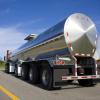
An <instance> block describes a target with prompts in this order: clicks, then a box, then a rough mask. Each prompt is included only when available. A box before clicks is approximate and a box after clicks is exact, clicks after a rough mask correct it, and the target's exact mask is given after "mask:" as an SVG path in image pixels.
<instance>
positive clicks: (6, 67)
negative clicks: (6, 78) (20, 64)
mask: <svg viewBox="0 0 100 100" xmlns="http://www.w3.org/2000/svg"><path fill="white" fill-rule="evenodd" d="M5 72H6V73H9V63H6V65H5Z"/></svg>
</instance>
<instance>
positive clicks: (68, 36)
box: [13, 13, 97, 59]
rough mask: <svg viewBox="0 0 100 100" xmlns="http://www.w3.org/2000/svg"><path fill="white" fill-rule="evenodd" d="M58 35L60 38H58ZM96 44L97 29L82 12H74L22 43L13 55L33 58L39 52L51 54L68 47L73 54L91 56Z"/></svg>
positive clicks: (39, 53)
mask: <svg viewBox="0 0 100 100" xmlns="http://www.w3.org/2000/svg"><path fill="white" fill-rule="evenodd" d="M60 36H61V37H62V38H59V37H60ZM57 38H59V39H57ZM52 40H56V41H52ZM96 44H97V30H96V27H95V24H94V23H93V21H92V20H91V19H90V18H89V17H88V16H86V15H84V14H81V13H75V14H72V15H71V16H69V17H68V18H67V19H65V20H63V21H61V22H60V23H58V24H56V25H55V26H53V27H51V28H50V29H48V30H46V31H45V32H43V33H42V34H40V35H39V36H37V38H35V39H34V40H31V41H28V42H27V43H25V44H24V45H22V46H21V47H20V48H18V49H17V50H16V51H15V53H13V56H17V57H16V58H21V59H26V58H28V57H31V58H32V57H33V58H35V57H37V56H39V55H41V54H43V55H48V52H51V51H52V52H53V53H49V54H50V55H51V54H52V55H53V54H54V53H57V52H58V51H57V50H58V49H61V48H62V49H65V48H68V50H69V51H70V54H72V55H73V56H93V55H94V52H95V49H96ZM55 51H57V52H55ZM60 52H64V50H62V51H60ZM60 52H58V53H60ZM66 52H67V51H66ZM42 57H44V56H42ZM45 57H46V56H45Z"/></svg>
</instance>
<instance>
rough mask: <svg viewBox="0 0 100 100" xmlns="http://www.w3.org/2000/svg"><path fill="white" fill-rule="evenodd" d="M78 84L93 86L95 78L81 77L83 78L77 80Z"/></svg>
mask: <svg viewBox="0 0 100 100" xmlns="http://www.w3.org/2000/svg"><path fill="white" fill-rule="evenodd" d="M78 82H79V85H81V86H94V85H96V82H95V80H93V79H83V80H78Z"/></svg>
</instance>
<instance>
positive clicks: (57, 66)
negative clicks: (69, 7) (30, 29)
mask: <svg viewBox="0 0 100 100" xmlns="http://www.w3.org/2000/svg"><path fill="white" fill-rule="evenodd" d="M25 40H27V42H26V43H25V44H23V45H22V46H21V47H19V48H18V49H17V50H15V51H14V52H13V53H12V55H11V57H10V59H9V60H8V61H7V64H6V69H5V70H6V71H7V70H8V71H7V72H14V73H15V75H16V76H21V78H22V79H24V80H29V81H30V82H31V83H34V84H36V83H38V82H40V83H41V84H42V85H43V87H45V88H47V89H51V88H52V87H61V86H63V85H66V84H68V83H69V82H72V81H73V80H77V81H78V82H79V85H82V86H93V85H95V84H96V82H95V80H96V79H97V78H100V75H98V72H97V64H96V61H95V59H93V55H94V52H95V49H96V44H97V30H96V27H95V24H94V23H93V21H92V20H91V19H90V18H89V17H88V16H86V15H84V14H81V13H75V14H72V15H71V16H69V17H68V18H66V19H64V20H63V21H61V22H60V23H58V24H56V25H55V26H53V27H51V28H50V29H48V30H46V31H44V32H43V33H41V34H40V35H38V36H36V35H34V34H32V35H29V36H28V37H26V38H25ZM9 69H10V70H9ZM11 69H14V70H11Z"/></svg>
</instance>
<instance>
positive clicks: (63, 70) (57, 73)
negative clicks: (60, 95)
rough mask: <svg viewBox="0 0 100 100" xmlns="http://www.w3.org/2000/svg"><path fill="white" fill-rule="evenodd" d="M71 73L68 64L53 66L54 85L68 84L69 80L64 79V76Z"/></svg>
mask: <svg viewBox="0 0 100 100" xmlns="http://www.w3.org/2000/svg"><path fill="white" fill-rule="evenodd" d="M69 67H72V66H69ZM68 75H70V73H69V69H68V67H67V66H54V67H53V87H61V86H64V85H68V84H69V83H68V81H67V80H62V76H68Z"/></svg>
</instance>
